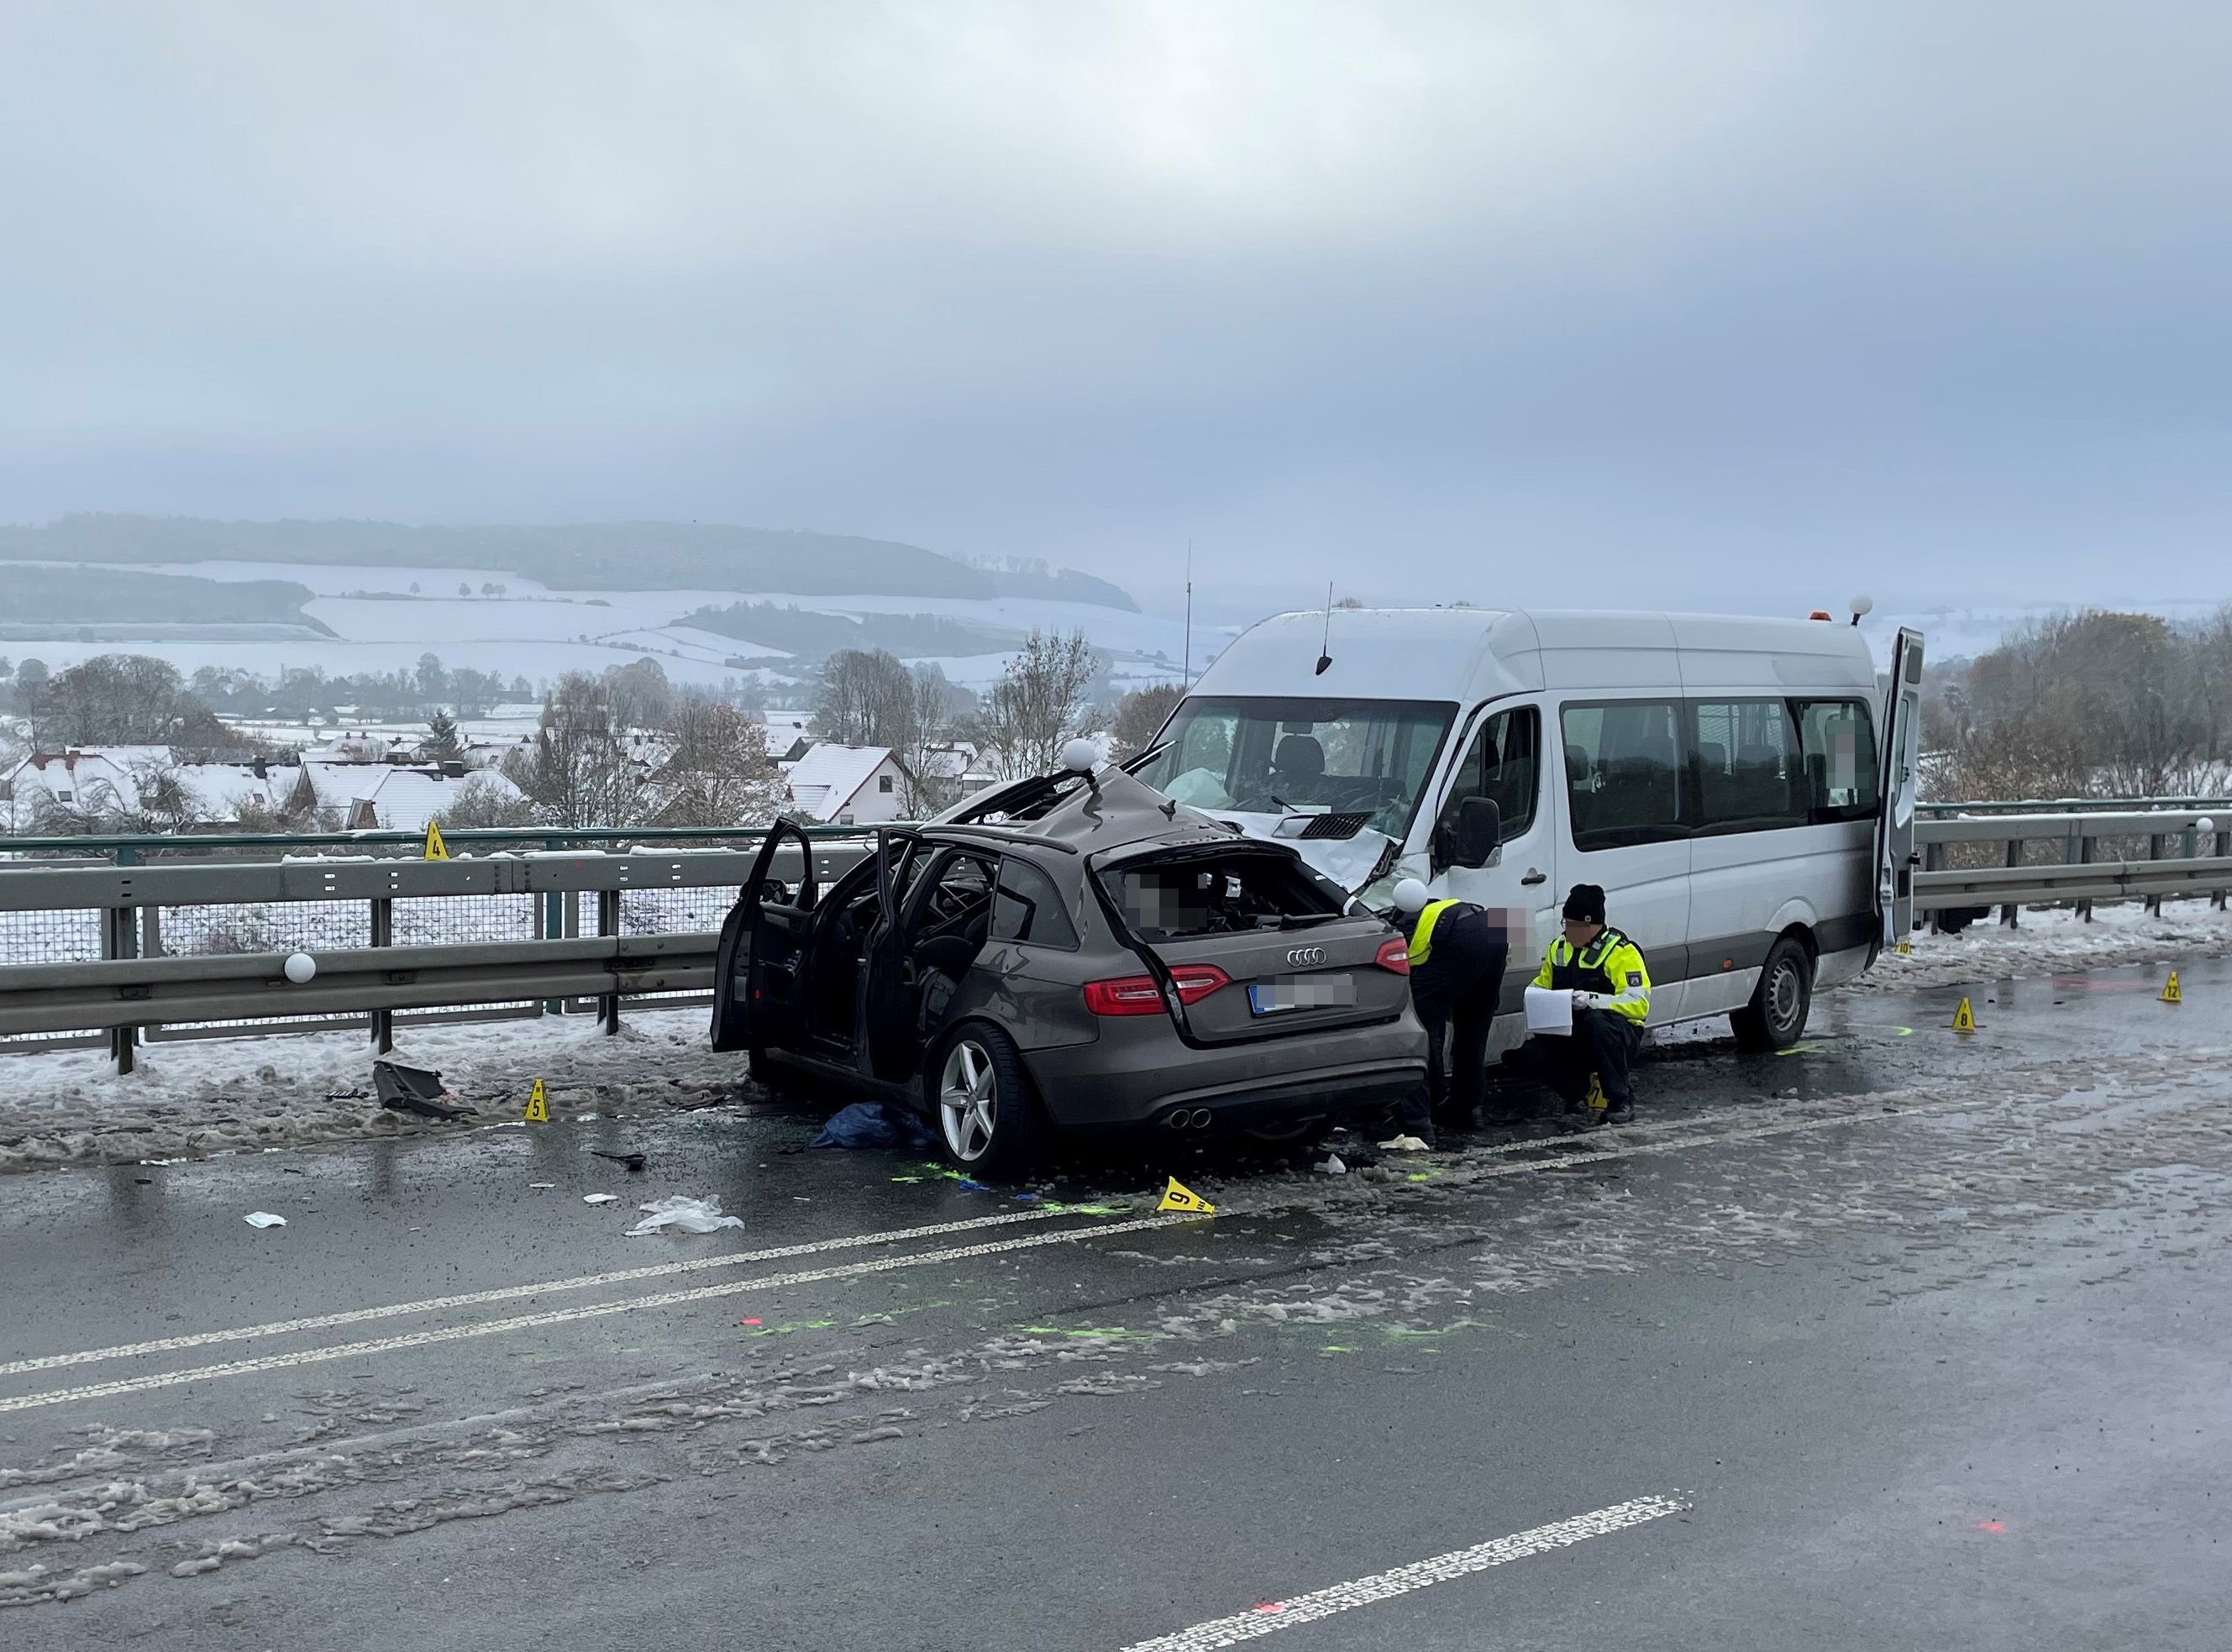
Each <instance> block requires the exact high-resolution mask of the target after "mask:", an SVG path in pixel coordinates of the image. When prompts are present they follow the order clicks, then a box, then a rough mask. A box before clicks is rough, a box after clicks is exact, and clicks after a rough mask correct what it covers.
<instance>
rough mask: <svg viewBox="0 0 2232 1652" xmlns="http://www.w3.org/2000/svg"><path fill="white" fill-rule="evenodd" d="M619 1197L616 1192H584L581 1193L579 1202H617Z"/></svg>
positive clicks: (607, 1203) (601, 1203) (602, 1203)
mask: <svg viewBox="0 0 2232 1652" xmlns="http://www.w3.org/2000/svg"><path fill="white" fill-rule="evenodd" d="M581 1202H582V1203H583V1204H585V1205H609V1204H618V1203H619V1202H620V1195H618V1194H617V1193H585V1194H583V1195H581Z"/></svg>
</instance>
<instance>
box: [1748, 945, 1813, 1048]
mask: <svg viewBox="0 0 2232 1652" xmlns="http://www.w3.org/2000/svg"><path fill="white" fill-rule="evenodd" d="M1813 1009H1814V960H1813V958H1812V957H1811V956H1808V954H1807V950H1806V949H1805V948H1804V947H1803V946H1801V945H1800V944H1799V943H1798V942H1797V941H1796V940H1794V938H1793V937H1791V936H1787V935H1786V936H1783V937H1782V938H1781V940H1779V941H1777V942H1776V943H1775V944H1774V945H1773V946H1772V947H1770V948H1768V953H1767V962H1766V963H1765V964H1763V965H1762V966H1761V968H1760V972H1759V985H1758V986H1756V987H1755V988H1752V994H1751V1002H1749V1004H1746V1005H1745V1006H1744V1007H1742V1009H1740V1010H1736V1011H1735V1012H1734V1013H1733V1014H1730V1015H1729V1026H1730V1027H1733V1028H1735V1029H1736V1042H1737V1044H1739V1045H1740V1046H1742V1047H1743V1048H1745V1049H1747V1050H1787V1049H1788V1048H1789V1047H1790V1046H1792V1045H1794V1044H1795V1043H1797V1042H1798V1040H1800V1039H1801V1038H1802V1037H1804V1036H1805V1033H1806V1018H1807V1015H1809V1014H1812V1013H1813Z"/></svg>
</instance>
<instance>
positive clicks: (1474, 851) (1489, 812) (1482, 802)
mask: <svg viewBox="0 0 2232 1652" xmlns="http://www.w3.org/2000/svg"><path fill="white" fill-rule="evenodd" d="M1502 842H1503V811H1502V809H1501V808H1499V807H1497V806H1496V800H1495V799H1494V798H1492V797H1469V798H1467V799H1465V800H1464V801H1463V802H1462V803H1460V804H1458V805H1457V842H1456V844H1455V845H1453V847H1452V852H1451V853H1450V865H1452V866H1486V865H1493V864H1494V862H1495V860H1496V851H1497V849H1498V848H1499V847H1500V846H1501V845H1502Z"/></svg>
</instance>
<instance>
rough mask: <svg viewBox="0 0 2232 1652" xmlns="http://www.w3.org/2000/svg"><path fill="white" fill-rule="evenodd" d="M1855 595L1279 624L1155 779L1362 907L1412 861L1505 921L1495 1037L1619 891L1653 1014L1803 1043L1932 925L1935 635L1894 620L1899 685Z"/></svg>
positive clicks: (1185, 709) (1513, 1027) (1178, 724)
mask: <svg viewBox="0 0 2232 1652" xmlns="http://www.w3.org/2000/svg"><path fill="white" fill-rule="evenodd" d="M1853 606H1854V609H1855V613H1854V615H1853V623H1852V624H1849V625H1847V624H1844V623H1840V622H1833V621H1830V620H1828V619H1826V617H1825V616H1822V615H1819V614H1817V615H1816V617H1815V618H1814V619H1806V620H1777V619H1747V618H1734V617H1718V616H1710V615H1695V614H1653V613H1583V612H1531V613H1530V612H1517V611H1509V612H1498V611H1492V610H1487V609H1478V608H1430V609H1381V610H1373V609H1346V608H1337V609H1334V610H1333V611H1332V612H1330V613H1323V612H1320V613H1290V614H1281V615H1278V616H1276V617H1275V618H1273V619H1266V620H1264V621H1262V623H1261V624H1259V625H1255V626H1252V627H1251V628H1249V630H1248V631H1246V632H1243V633H1242V634H1241V635H1240V636H1239V637H1237V638H1235V639H1234V640H1233V642H1232V643H1231V644H1230V645H1229V646H1228V647H1227V648H1226V649H1225V650H1224V651H1223V653H1221V654H1220V655H1218V656H1217V659H1216V661H1215V662H1214V663H1213V664H1210V666H1209V668H1208V669H1207V670H1206V671H1204V672H1203V673H1202V675H1201V677H1200V678H1199V679H1198V680H1197V682H1195V683H1193V685H1192V686H1191V689H1190V690H1188V692H1187V694H1186V696H1185V698H1184V700H1183V701H1182V702H1181V703H1179V705H1178V709H1177V710H1176V711H1174V712H1173V713H1172V714H1171V718H1170V721H1169V722H1167V723H1166V724H1165V727H1164V729H1163V731H1162V733H1161V735H1159V736H1158V746H1157V748H1156V749H1155V751H1154V752H1153V753H1152V755H1150V756H1149V758H1148V759H1147V761H1146V762H1145V764H1144V765H1143V766H1142V767H1141V768H1139V774H1140V776H1141V778H1143V779H1145V781H1148V782H1149V783H1150V784H1152V785H1154V786H1156V787H1159V788H1160V789H1161V790H1162V791H1164V792H1165V793H1166V794H1169V795H1170V796H1171V797H1173V798H1176V799H1177V800H1178V801H1180V802H1182V803H1186V804H1191V805H1192V806H1193V807H1197V808H1199V809H1203V810H1204V811H1206V812H1208V813H1210V814H1212V815H1215V816H1217V818H1219V819H1222V820H1226V821H1227V822H1229V823H1230V824H1231V825H1232V826H1236V828H1237V829H1239V830H1241V831H1243V832H1249V833H1253V834H1255V835H1257V836H1262V837H1268V838H1276V839H1284V840H1288V841H1291V842H1293V843H1294V845H1295V846H1296V847H1297V848H1298V849H1299V850H1301V852H1302V853H1303V854H1304V855H1305V856H1306V857H1307V858H1308V859H1309V861H1310V863H1311V864H1312V865H1314V866H1315V867H1316V868H1317V869H1318V870H1319V871H1321V872H1324V873H1325V874H1327V876H1329V877H1331V878H1334V879H1336V880H1337V881H1339V882H1340V884H1343V885H1344V886H1345V887H1346V888H1347V889H1349V890H1351V891H1353V892H1355V893H1356V894H1357V895H1358V896H1359V897H1360V898H1362V899H1363V900H1364V901H1365V902H1366V904H1369V905H1372V906H1374V907H1377V908H1381V909H1385V908H1386V907H1387V906H1389V905H1390V904H1392V889H1393V885H1394V883H1395V880H1396V879H1398V878H1405V877H1415V878H1422V879H1424V881H1425V883H1426V884H1427V885H1428V887H1429V888H1430V889H1431V890H1432V891H1433V892H1434V893H1435V895H1437V897H1438V896H1454V897H1457V898H1460V899H1463V900H1468V901H1475V902H1477V903H1479V904H1481V905H1483V906H1484V907H1489V908H1490V909H1496V910H1502V911H1504V912H1506V913H1508V914H1509V915H1510V921H1511V923H1512V927H1513V929H1514V930H1515V933H1514V935H1513V936H1512V949H1511V962H1510V971H1509V978H1508V979H1507V981H1506V982H1505V989H1504V994H1503V998H1502V1014H1500V1015H1499V1017H1498V1019H1497V1023H1496V1040H1495V1045H1494V1046H1492V1047H1502V1046H1508V1045H1509V1044H1511V1043H1513V1042H1515V1041H1516V1040H1517V1039H1518V1038H1520V1037H1522V1036H1523V1033H1524V1018H1523V1015H1522V1014H1520V1013H1519V1012H1520V1011H1521V1007H1522V988H1523V987H1524V985H1525V983H1526V981H1528V979H1529V978H1531V977H1532V975H1534V973H1535V967H1536V965H1537V963H1538V962H1540V960H1541V955H1542V952H1543V949H1545V948H1546V947H1547V945H1548V943H1549V942H1550V940H1551V938H1552V937H1553V936H1554V935H1555V934H1556V932H1557V923H1558V913H1559V909H1560V904H1562V902H1563V899H1564V896H1565V891H1567V888H1569V887H1570V886H1571V885H1573V884H1602V885H1603V887H1604V890H1605V897H1606V904H1607V906H1608V909H1609V915H1610V917H1611V921H1612V923H1614V924H1615V925H1617V926H1618V927H1619V929H1621V930H1625V932H1626V933H1627V935H1628V936H1629V937H1630V938H1631V939H1632V940H1633V941H1634V942H1635V943H1636V944H1637V945H1638V946H1639V947H1640V948H1642V949H1643V952H1644V955H1645V959H1646V960H1647V961H1648V962H1649V964H1650V966H1651V979H1652V982H1653V986H1654V991H1653V993H1652V997H1651V1023H1652V1025H1654V1026H1658V1025H1664V1024H1667V1023H1671V1022H1675V1021H1684V1020H1696V1019H1697V1018H1699V1017H1703V1016H1710V1015H1727V1016H1729V1018H1730V1020H1731V1021H1732V1023H1733V1025H1734V1027H1735V1030H1736V1035H1737V1037H1738V1038H1739V1039H1740V1040H1742V1042H1744V1043H1745V1044H1746V1045H1748V1046H1753V1047H1758V1048H1776V1049H1783V1048H1788V1047H1789V1046H1791V1045H1793V1044H1794V1043H1796V1042H1797V1041H1798V1040H1799V1038H1800V1037H1801V1035H1802V1034H1803V1033H1804V1031H1805V1027H1806V1017H1807V1012H1808V1010H1809V1009H1810V1007H1811V1006H1812V1001H1813V994H1814V989H1815V988H1817V987H1827V986H1833V985H1835V984H1836V983H1838V982H1839V981H1846V980H1849V979H1851V978H1852V976H1854V975H1859V973H1860V972H1861V971H1862V970H1864V969H1866V968H1867V967H1868V966H1869V965H1870V964H1871V963H1872V962H1874V960H1875V958H1876V956H1877V955H1878V952H1879V951H1880V950H1881V949H1884V948H1885V947H1886V946H1890V945H1893V944H1896V943H1897V942H1898V939H1899V938H1900V937H1901V936H1904V935H1905V934H1906V932H1907V931H1908V930H1910V929H1911V927H1912V925H1913V921H1914V900H1913V881H1912V880H1913V867H1914V864H1915V858H1916V857H1915V852H1914V802H1915V785H1916V778H1915V771H1916V764H1915V748H1916V731H1917V722H1918V721H1919V716H1918V713H1919V708H1920V696H1921V682H1922V638H1921V636H1920V635H1919V634H1918V633H1916V632H1910V631H1901V632H1899V633H1898V640H1897V642H1896V644H1895V645H1894V648H1893V655H1892V659H1891V663H1890V669H1889V671H1888V674H1887V675H1886V676H1885V677H1883V678H1882V679H1880V683H1879V679H1878V671H1877V668H1876V665H1875V664H1874V662H1873V661H1872V659H1871V658H1870V657H1869V653H1868V647H1867V643H1866V639H1865V638H1864V637H1863V636H1862V635H1861V633H1860V632H1859V626H1858V615H1859V612H1865V602H1864V601H1860V602H1855V604H1854V605H1853ZM1522 930H1523V933H1522V932H1517V931H1522Z"/></svg>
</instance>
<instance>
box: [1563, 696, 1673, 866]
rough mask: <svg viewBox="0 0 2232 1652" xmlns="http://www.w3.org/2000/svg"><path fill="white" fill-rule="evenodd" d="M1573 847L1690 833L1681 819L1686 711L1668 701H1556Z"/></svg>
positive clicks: (1648, 840) (1610, 845)
mask: <svg viewBox="0 0 2232 1652" xmlns="http://www.w3.org/2000/svg"><path fill="white" fill-rule="evenodd" d="M1559 722H1560V729H1561V732H1562V733H1563V735H1564V739H1565V748H1566V791H1567V799H1568V801H1569V803H1570V806H1571V807H1572V810H1573V847H1575V848H1576V849H1581V850H1589V849H1614V848H1619V847H1621V846H1623V845H1629V844H1638V843H1664V842H1665V841H1666V840H1668V839H1673V838H1683V837H1687V836H1688V835H1689V832H1690V828H1689V827H1688V826H1686V825H1684V822H1683V818H1682V781H1681V771H1682V763H1681V761H1680V758H1681V751H1682V734H1681V729H1682V717H1681V709H1680V708H1679V707H1678V706H1677V705H1676V704H1675V703H1674V702H1672V701H1671V700H1609V701H1588V702H1578V703H1567V704H1565V705H1563V706H1560V708H1559Z"/></svg>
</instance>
